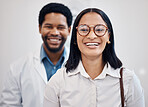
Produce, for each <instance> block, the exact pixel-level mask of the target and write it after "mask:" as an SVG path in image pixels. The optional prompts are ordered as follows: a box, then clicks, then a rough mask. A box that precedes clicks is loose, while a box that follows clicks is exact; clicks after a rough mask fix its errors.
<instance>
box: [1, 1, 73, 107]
mask: <svg viewBox="0 0 148 107" xmlns="http://www.w3.org/2000/svg"><path fill="white" fill-rule="evenodd" d="M71 23H72V13H71V11H70V10H69V8H68V7H67V6H65V5H63V4H60V3H49V4H47V5H45V6H44V7H43V8H42V9H41V11H40V13H39V32H40V34H41V36H42V40H43V44H42V46H41V48H40V49H39V50H38V51H37V52H34V53H31V54H29V55H27V56H26V57H24V58H21V59H19V60H17V61H16V62H14V63H13V64H11V66H10V71H9V72H8V75H7V78H6V80H5V84H4V86H3V90H2V93H1V95H0V100H1V101H0V107H42V106H43V94H44V88H45V86H46V83H47V81H48V80H49V79H50V78H51V76H52V75H54V73H55V72H56V71H57V69H59V68H61V66H62V65H63V64H64V62H65V61H66V60H67V58H68V55H69V53H68V52H67V49H66V48H65V47H64V43H65V41H66V39H67V36H68V35H69V34H70V28H71V27H70V26H71Z"/></svg>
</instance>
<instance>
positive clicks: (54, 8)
mask: <svg viewBox="0 0 148 107" xmlns="http://www.w3.org/2000/svg"><path fill="white" fill-rule="evenodd" d="M51 12H55V13H61V14H63V15H64V16H65V17H66V19H67V24H68V27H70V26H71V24H72V13H71V11H70V9H69V8H68V7H67V6H65V5H63V4H61V3H49V4H47V5H45V6H44V7H43V8H42V9H41V10H40V13H39V24H40V25H42V23H43V21H44V20H45V15H46V14H48V13H51Z"/></svg>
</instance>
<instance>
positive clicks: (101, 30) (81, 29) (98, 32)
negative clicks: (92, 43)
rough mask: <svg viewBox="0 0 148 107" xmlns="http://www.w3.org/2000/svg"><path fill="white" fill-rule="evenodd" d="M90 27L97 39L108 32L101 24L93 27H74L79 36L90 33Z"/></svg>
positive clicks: (83, 25)
mask: <svg viewBox="0 0 148 107" xmlns="http://www.w3.org/2000/svg"><path fill="white" fill-rule="evenodd" d="M91 27H93V31H94V33H95V35H96V36H98V37H100V36H104V35H105V33H106V32H107V31H108V28H107V27H106V26H105V25H103V24H97V25H95V26H88V25H86V24H81V25H79V26H78V27H76V29H77V31H78V33H79V35H80V36H87V35H88V34H89V33H90V31H91Z"/></svg>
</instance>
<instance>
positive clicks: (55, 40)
mask: <svg viewBox="0 0 148 107" xmlns="http://www.w3.org/2000/svg"><path fill="white" fill-rule="evenodd" d="M50 41H53V42H57V41H59V39H50Z"/></svg>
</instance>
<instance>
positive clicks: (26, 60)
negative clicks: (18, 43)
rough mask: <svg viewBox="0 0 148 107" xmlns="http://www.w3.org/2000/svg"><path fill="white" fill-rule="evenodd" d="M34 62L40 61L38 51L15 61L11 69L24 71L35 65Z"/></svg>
mask: <svg viewBox="0 0 148 107" xmlns="http://www.w3.org/2000/svg"><path fill="white" fill-rule="evenodd" d="M34 60H36V61H40V58H39V52H38V51H34V52H30V53H28V54H27V55H24V56H22V57H20V58H18V59H17V60H15V61H13V62H12V63H11V64H10V68H11V69H23V68H25V67H26V66H27V67H28V66H31V63H33V61H34Z"/></svg>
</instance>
